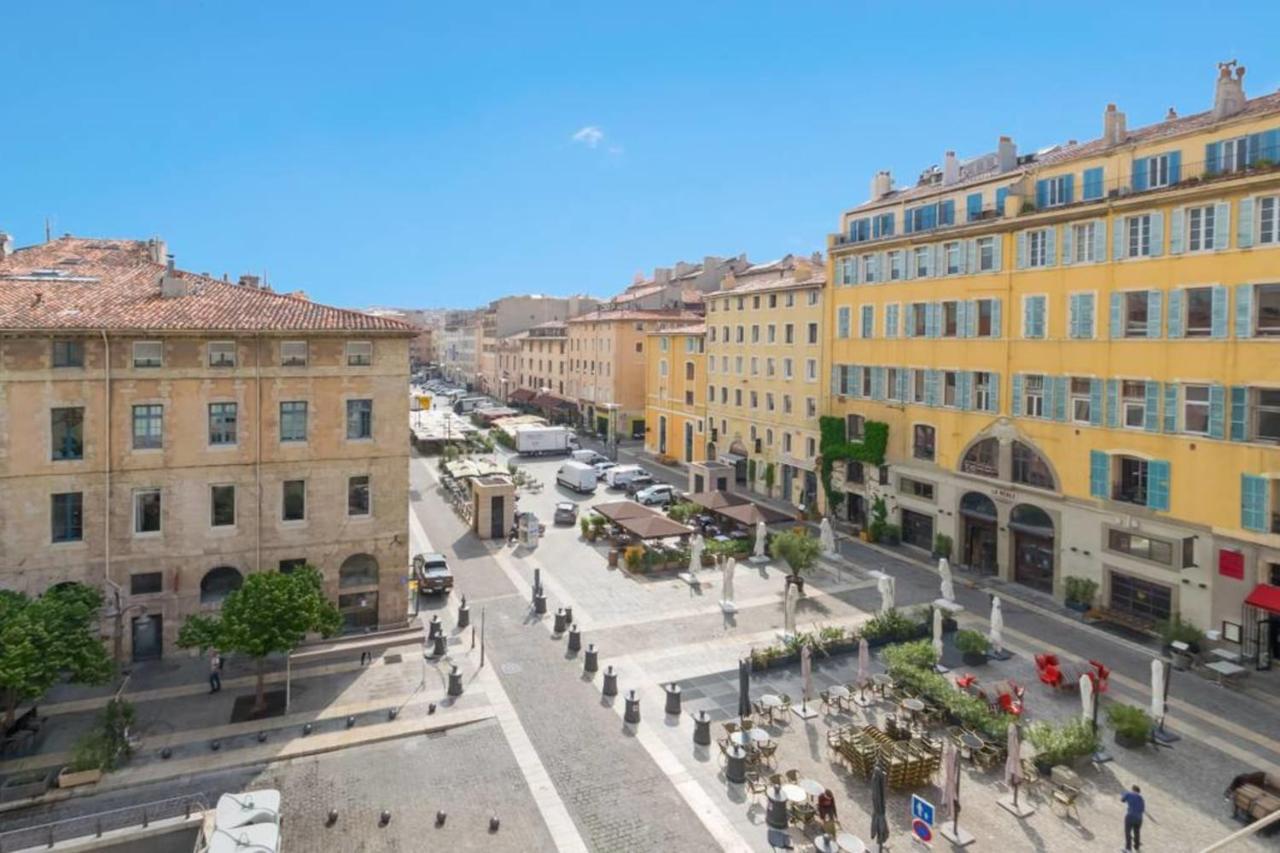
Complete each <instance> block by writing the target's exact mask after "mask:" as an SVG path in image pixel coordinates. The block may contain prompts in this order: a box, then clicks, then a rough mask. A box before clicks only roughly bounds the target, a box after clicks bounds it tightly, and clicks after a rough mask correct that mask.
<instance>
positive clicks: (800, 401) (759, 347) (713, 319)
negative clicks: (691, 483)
mask: <svg viewBox="0 0 1280 853" xmlns="http://www.w3.org/2000/svg"><path fill="white" fill-rule="evenodd" d="M824 282H825V277H824V274H823V270H822V268H821V266H819V265H817V264H815V263H814V261H813V260H811V259H806V258H792V257H788V258H784V259H783V260H782V261H775V262H773V263H769V264H758V265H756V266H753V267H749V268H748V269H746V270H743V271H742V272H739V273H736V274H730V275H728V276H726V277H725V280H724V282H723V285H722V288H723V289H722V290H720V291H719V292H717V293H709V294H707V295H706V296H705V302H706V308H707V315H706V326H707V391H706V401H707V402H706V406H707V418H708V424H709V428H710V435H709V436H708V440H707V449H706V454H707V458H709V459H717V460H720V461H723V462H727V463H729V464H731V465H733V466H734V469H735V474H736V479H737V483H738V485H739V486H740V487H743V488H750V489H753V490H755V491H757V492H759V493H760V494H763V495H767V496H769V497H777V498H781V499H783V500H786V501H789V502H791V503H793V504H796V505H797V506H807V507H813V506H819V505H820V502H819V493H818V476H817V468H816V462H817V457H818V412H819V406H820V404H821V400H822V394H823V380H822V376H823V373H822V328H823V306H822V303H823V298H822V297H823V286H824Z"/></svg>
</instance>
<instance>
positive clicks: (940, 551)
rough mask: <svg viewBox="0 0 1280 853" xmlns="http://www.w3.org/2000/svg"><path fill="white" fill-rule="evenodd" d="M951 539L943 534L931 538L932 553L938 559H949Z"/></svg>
mask: <svg viewBox="0 0 1280 853" xmlns="http://www.w3.org/2000/svg"><path fill="white" fill-rule="evenodd" d="M951 544H952V543H951V537H950V536H948V535H947V534H945V533H938V534H935V535H934V537H933V553H934V554H935V555H937V556H939V557H946V558H947V559H948V560H950V559H951Z"/></svg>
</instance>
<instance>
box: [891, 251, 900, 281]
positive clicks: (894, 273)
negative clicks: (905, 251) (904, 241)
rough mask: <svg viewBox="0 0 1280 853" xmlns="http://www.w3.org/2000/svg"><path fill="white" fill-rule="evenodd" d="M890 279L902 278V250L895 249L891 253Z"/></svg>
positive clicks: (897, 279)
mask: <svg viewBox="0 0 1280 853" xmlns="http://www.w3.org/2000/svg"><path fill="white" fill-rule="evenodd" d="M889 280H890V281H901V280H902V252H899V251H895V252H890V253H889Z"/></svg>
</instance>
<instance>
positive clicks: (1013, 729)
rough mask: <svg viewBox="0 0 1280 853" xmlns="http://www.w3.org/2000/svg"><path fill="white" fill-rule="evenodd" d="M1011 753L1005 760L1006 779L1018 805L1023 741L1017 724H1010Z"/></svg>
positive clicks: (1009, 751) (1009, 750)
mask: <svg viewBox="0 0 1280 853" xmlns="http://www.w3.org/2000/svg"><path fill="white" fill-rule="evenodd" d="M1006 751H1007V752H1008V753H1009V754H1008V756H1007V757H1006V758H1005V760H1004V781H1005V784H1006V785H1008V786H1009V788H1010V789H1011V790H1012V791H1013V805H1014V809H1015V811H1016V809H1017V806H1018V787H1019V786H1020V785H1021V784H1022V741H1021V739H1020V735H1019V733H1018V727H1017V726H1009V744H1008V746H1007V748H1006Z"/></svg>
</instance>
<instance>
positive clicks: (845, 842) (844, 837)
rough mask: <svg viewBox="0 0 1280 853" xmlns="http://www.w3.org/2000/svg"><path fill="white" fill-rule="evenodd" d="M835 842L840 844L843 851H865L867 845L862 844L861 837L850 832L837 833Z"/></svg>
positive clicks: (844, 852)
mask: <svg viewBox="0 0 1280 853" xmlns="http://www.w3.org/2000/svg"><path fill="white" fill-rule="evenodd" d="M836 844H838V845H840V849H841V850H842V851H843V853H866V851H867V845H865V844H863V843H862V839H861V838H859V837H858V836H856V835H854V834H853V833H852V832H842V833H840V834H839V835H837V836H836Z"/></svg>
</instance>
